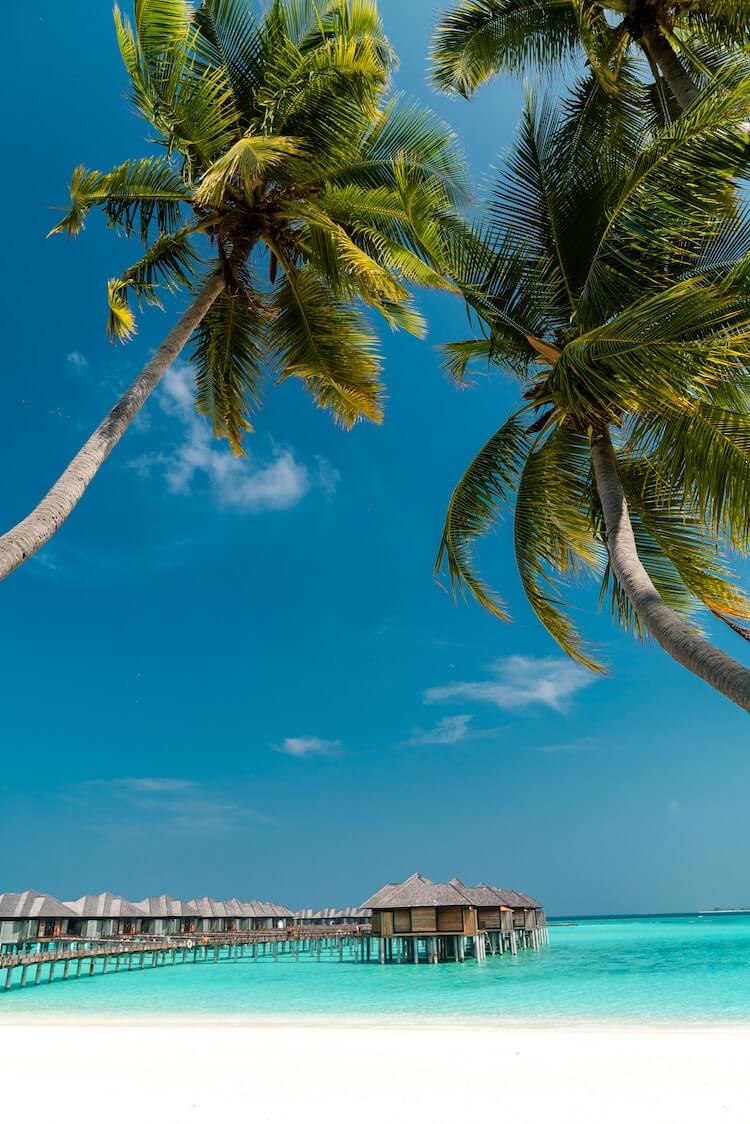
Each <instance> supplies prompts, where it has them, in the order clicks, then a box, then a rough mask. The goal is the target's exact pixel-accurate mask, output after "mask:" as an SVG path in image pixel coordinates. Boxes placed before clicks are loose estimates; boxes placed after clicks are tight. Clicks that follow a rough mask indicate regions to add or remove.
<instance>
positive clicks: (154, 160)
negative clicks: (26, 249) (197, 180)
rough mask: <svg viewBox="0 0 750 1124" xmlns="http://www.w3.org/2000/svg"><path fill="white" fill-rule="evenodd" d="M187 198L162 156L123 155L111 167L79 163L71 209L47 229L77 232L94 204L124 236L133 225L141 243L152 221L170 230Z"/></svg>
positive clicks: (75, 172)
mask: <svg viewBox="0 0 750 1124" xmlns="http://www.w3.org/2000/svg"><path fill="white" fill-rule="evenodd" d="M189 199H190V193H189V189H188V188H187V187H186V185H185V183H184V182H183V180H182V179H181V178H180V177H179V176H178V175H177V174H176V173H175V172H174V170H173V168H172V167H171V165H170V164H169V162H168V161H167V160H165V159H164V158H163V157H161V156H156V157H148V158H145V159H142V160H126V161H125V162H124V163H123V164H120V165H118V166H117V167H116V168H114V169H113V170H112V171H111V172H97V171H89V170H88V169H86V168H84V167H83V166H82V165H79V167H77V168H76V169H75V171H74V172H73V177H72V179H71V183H70V202H71V206H70V210H69V211H68V213H67V214H66V215H65V218H64V219H62V221H61V222H59V223H58V224H57V225H56V226H54V227H53V228H52V230H51V231H50V234H63V233H64V234H68V235H77V234H79V233H80V232H81V231H82V230H83V228H84V226H85V223H86V218H87V216H88V214H89V212H90V211H91V209H92V207H99V208H100V209H101V210H102V211H103V212H104V214H105V215H106V217H107V220H108V222H109V224H110V225H111V226H117V227H120V228H121V229H123V230H124V231H125V233H126V234H128V235H130V234H132V233H133V232H134V231H135V230H136V229H137V230H138V234H139V235H140V238H141V240H142V241H143V242H145V241H147V239H148V237H149V233H150V228H151V224H152V222H154V223H155V224H156V228H157V230H158V231H159V233H166V232H169V231H171V230H174V228H175V227H176V226H177V225H178V224H179V222H180V221H181V217H182V216H181V205H182V204H183V203H186V202H188V201H189Z"/></svg>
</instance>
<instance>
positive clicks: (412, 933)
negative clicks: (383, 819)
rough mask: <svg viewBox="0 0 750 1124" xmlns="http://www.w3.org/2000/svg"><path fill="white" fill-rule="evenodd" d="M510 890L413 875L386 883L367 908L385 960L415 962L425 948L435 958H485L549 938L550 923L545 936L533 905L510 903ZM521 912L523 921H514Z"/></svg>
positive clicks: (431, 959) (382, 959)
mask: <svg viewBox="0 0 750 1124" xmlns="http://www.w3.org/2000/svg"><path fill="white" fill-rule="evenodd" d="M507 893H508V892H506V891H499V890H496V889H494V888H493V887H491V886H486V885H480V886H467V885H465V883H463V882H461V881H459V879H457V878H454V879H453V881H452V882H432V881H431V880H430V879H429V878H426V877H425V876H424V875H423V874H413V875H412V876H411V878H408V879H407V880H406V882H402V883H389V884H388V885H386V886H384V887H383V889H382V890H379V891H378V892H377V894H374V895H373V896H372V897H371V898H369V899H368V900H367V901H366V902H364V903H363V908H365V909H370V910H371V911H372V935H373V937H376V938H377V939H378V949H379V959H380V960H381V962H384V961H385V960H393V959H398V960H404V959H410V960H413V962H414V963H417V962H418V961H419V960H420V959H421V957H422V954H423V953H424V955H425V957H426V959H427V960H428V961H430V962H433V963H438V962H439V961H440V960H447V959H455V960H459V961H461V960H464V959H465V957H466V956H467V955H468V956H473V957H474V958H475V959H476V960H477V961H481V960H483V959H484V958H485V956H486V955H487V953H488V952H489V953H490V954H493V955H494V954H496V953H499V954H502V953H504V952H511V953H512V954H515V953H516V951H517V949H518V947H519V944H520V945H521V947H539V945H540V944H542V943H545V941H546V927H544V929H543V935H542V930H540V929H539V927H538V925H537V920H536V919H537V914H536V909H535V907H532V906H531V905H530V904H529V905H528V906H526V905H525V904H524V905H521V904H517V905H516V904H511V902H510V901H509V899H508V898H507V897H506V896H505V895H506V894H507ZM510 893H511V894H512V892H510ZM516 896H517V897H518V898H519V899H523V901H524V902H528V903H531V902H532V901H533V899H531V898H526V896H525V895H516ZM513 900H514V902H515V898H514V899H513ZM536 904H538V903H535V905H536ZM527 910H528V913H527ZM517 912H518V914H519V916H520V917H522V919H523V925H517V924H516V914H517Z"/></svg>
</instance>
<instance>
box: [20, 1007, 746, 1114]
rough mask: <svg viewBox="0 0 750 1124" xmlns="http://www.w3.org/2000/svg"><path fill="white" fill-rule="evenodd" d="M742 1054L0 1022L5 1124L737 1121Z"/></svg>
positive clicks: (639, 1034)
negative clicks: (92, 1122) (79, 1119)
mask: <svg viewBox="0 0 750 1124" xmlns="http://www.w3.org/2000/svg"><path fill="white" fill-rule="evenodd" d="M748 1056H750V1029H746V1028H737V1029H730V1028H720V1029H716V1030H688V1029H685V1030H678V1029H674V1030H672V1029H661V1028H660V1029H635V1028H634V1029H622V1028H598V1029H586V1030H583V1029H578V1028H576V1029H566V1028H558V1029H526V1028H523V1029H517V1030H516V1029H510V1028H498V1029H494V1028H493V1029H489V1028H476V1029H475V1028H471V1029H453V1028H421V1027H420V1028H413V1029H410V1028H401V1027H399V1028H397V1029H393V1028H391V1029H386V1028H382V1027H379V1028H376V1027H301V1028H300V1027H289V1026H286V1027H285V1026H279V1025H269V1026H233V1027H217V1026H201V1025H195V1026H177V1025H175V1026H165V1025H160V1026H153V1025H151V1026H148V1025H146V1026H137V1025H133V1024H132V1023H131V1024H129V1025H123V1026H67V1025H65V1026H63V1025H51V1024H46V1025H44V1024H39V1025H37V1026H28V1025H25V1026H24V1025H10V1024H5V1025H2V1024H0V1088H1V1089H2V1103H3V1115H4V1116H5V1117H6V1118H7V1119H16V1118H17V1119H26V1120H32V1119H34V1120H36V1119H42V1118H43V1115H44V1107H45V1104H49V1106H50V1108H51V1106H52V1105H55V1106H57V1108H58V1109H59V1108H60V1106H65V1105H68V1106H69V1107H70V1109H71V1111H72V1112H73V1113H74V1114H75V1113H76V1112H77V1111H78V1109H77V1108H76V1106H78V1108H80V1106H81V1105H84V1104H85V1106H86V1115H87V1116H91V1117H92V1118H93V1117H101V1118H102V1119H105V1120H106V1121H107V1124H121V1122H122V1124H125V1122H126V1121H127V1122H128V1124H132V1121H133V1120H134V1119H138V1120H142V1121H144V1122H148V1124H151V1122H152V1121H158V1122H159V1124H178V1122H179V1124H183V1122H184V1121H191V1120H197V1121H204V1120H205V1121H212V1122H215V1121H217V1120H222V1119H229V1118H230V1116H229V1114H231V1118H232V1119H235V1120H240V1119H242V1120H253V1121H254V1122H261V1121H263V1122H265V1121H275V1122H277V1121H279V1120H290V1119H304V1118H305V1117H304V1116H302V1115H301V1114H306V1113H308V1112H310V1110H311V1109H317V1110H318V1114H320V1113H322V1115H318V1118H319V1119H323V1120H330V1121H338V1120H341V1121H344V1120H346V1119H351V1116H350V1112H351V1111H355V1112H356V1114H357V1115H359V1116H362V1117H363V1118H364V1119H375V1120H377V1119H383V1114H385V1116H386V1117H387V1119H388V1120H390V1121H397V1122H399V1121H402V1120H403V1121H407V1120H413V1119H415V1117H414V1116H413V1113H414V1112H415V1111H416V1110H417V1109H418V1110H419V1117H420V1118H421V1119H424V1120H429V1121H431V1124H443V1122H444V1121H445V1122H448V1121H451V1122H453V1121H457V1120H470V1119H477V1118H476V1117H475V1116H474V1114H475V1113H476V1112H477V1111H480V1112H482V1113H483V1116H482V1117H481V1119H504V1118H506V1117H507V1115H508V1114H509V1113H512V1119H513V1121H514V1124H541V1122H542V1121H543V1120H544V1119H545V1118H547V1119H549V1120H554V1121H555V1122H556V1124H563V1122H565V1124H567V1122H568V1121H570V1122H571V1124H573V1122H575V1124H588V1122H593V1121H596V1122H597V1124H620V1122H623V1124H625V1122H627V1124H633V1122H634V1121H637V1122H638V1124H643V1122H647V1124H651V1122H653V1124H692V1122H693V1121H695V1122H696V1124H698V1122H699V1121H700V1124H707V1122H710V1124H716V1122H719V1121H732V1122H735V1121H736V1122H738V1124H739V1122H740V1121H741V1122H742V1124H747V1121H748V1120H750V1067H748V1061H747V1059H748ZM47 1096H48V1097H49V1101H47ZM32 1105H33V1106H35V1109H34V1111H35V1112H36V1111H37V1110H38V1113H39V1115H38V1116H35V1115H34V1113H32V1114H31V1115H29V1111H30V1106H32ZM485 1113H491V1114H492V1115H491V1116H485V1115H484V1114H485ZM298 1114H300V1115H298Z"/></svg>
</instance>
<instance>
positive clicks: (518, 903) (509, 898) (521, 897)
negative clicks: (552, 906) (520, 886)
mask: <svg viewBox="0 0 750 1124" xmlns="http://www.w3.org/2000/svg"><path fill="white" fill-rule="evenodd" d="M480 885H484V883H480ZM487 889H489V890H492V891H493V893H495V894H497V896H498V897H499V898H500V900H501V901H502V902H503V904H504V905H507V906H510V908H511V909H541V908H542V906H541V903H540V902H538V901H537V900H536V898H532V897H529V895H528V894H520V893H519V892H518V890H501V889H500V887H499V886H488V887H487Z"/></svg>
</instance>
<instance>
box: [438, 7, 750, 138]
mask: <svg viewBox="0 0 750 1124" xmlns="http://www.w3.org/2000/svg"><path fill="white" fill-rule="evenodd" d="M749 43H750V0H459V2H458V3H457V4H455V5H454V7H453V8H451V9H449V10H448V11H446V12H444V13H443V14H442V16H441V17H440V21H439V23H438V27H437V29H436V32H435V37H434V40H433V45H432V60H433V76H434V79H435V82H436V83H437V85H438V86H439V87H441V88H442V89H443V90H446V91H455V92H457V93H460V94H463V95H464V97H470V96H471V95H472V94H473V93H474V91H475V90H476V89H477V87H478V86H480V85H482V83H484V82H486V81H487V80H488V79H489V78H491V77H493V76H494V75H496V74H498V73H500V72H501V71H503V70H505V71H521V70H523V69H524V68H525V67H527V66H529V65H533V66H537V67H557V66H559V65H561V64H566V63H569V62H574V61H577V60H579V59H580V58H581V57H583V58H585V59H587V60H588V62H589V64H590V66H591V69H592V71H593V74H594V75H595V77H596V80H597V81H598V83H599V84H600V85H601V87H602V88H603V89H604V90H605V91H606V92H609V93H614V92H615V91H617V89H618V87H619V86H620V78H621V75H622V72H623V66H625V67H627V62H628V60H629V59H630V58H632V57H633V56H634V55H640V56H641V57H643V58H644V59H645V61H646V62H647V63H648V65H649V67H650V69H651V72H652V74H653V76H654V79H655V80H656V83H657V88H660V87H661V84H662V83H666V86H667V88H668V90H669V91H670V93H671V95H672V97H673V98H674V99H675V101H676V102H677V104H678V106H680V107H681V108H682V109H685V108H686V107H687V106H688V105H690V103H691V102H692V101H693V100H694V99H695V98H696V97H697V95H698V92H699V89H700V86H701V84H702V83H703V82H704V81H705V79H706V76H707V75H710V74H711V73H712V72H713V71H715V69H716V66H717V61H718V60H720V59H721V58H722V57H723V59H724V61H727V60H726V54H727V52H730V53H731V52H736V51H738V50H740V51H741V50H744V49H746V48H747V46H748V44H749ZM742 124H743V123H742V122H740V125H742Z"/></svg>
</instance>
